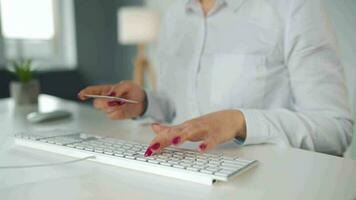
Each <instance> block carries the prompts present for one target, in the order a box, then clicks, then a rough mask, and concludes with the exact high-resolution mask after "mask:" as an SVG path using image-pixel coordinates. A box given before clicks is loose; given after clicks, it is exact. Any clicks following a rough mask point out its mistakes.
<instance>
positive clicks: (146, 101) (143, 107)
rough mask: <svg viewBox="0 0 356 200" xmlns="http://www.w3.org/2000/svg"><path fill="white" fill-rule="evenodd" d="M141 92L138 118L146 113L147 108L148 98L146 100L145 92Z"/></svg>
mask: <svg viewBox="0 0 356 200" xmlns="http://www.w3.org/2000/svg"><path fill="white" fill-rule="evenodd" d="M142 92H143V100H142V109H141V112H140V114H139V116H138V117H142V116H143V115H144V114H145V113H146V111H147V107H148V98H147V94H146V91H145V90H142Z"/></svg>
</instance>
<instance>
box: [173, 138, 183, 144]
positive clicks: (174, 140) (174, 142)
mask: <svg viewBox="0 0 356 200" xmlns="http://www.w3.org/2000/svg"><path fill="white" fill-rule="evenodd" d="M180 140H181V138H180V136H178V137H175V138H173V140H172V144H174V145H177V144H179V143H180Z"/></svg>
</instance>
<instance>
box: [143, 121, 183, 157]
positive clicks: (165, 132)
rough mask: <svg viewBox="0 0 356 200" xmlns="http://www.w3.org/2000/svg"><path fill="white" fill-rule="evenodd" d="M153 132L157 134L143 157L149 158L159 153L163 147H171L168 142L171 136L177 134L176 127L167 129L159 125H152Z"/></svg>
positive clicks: (167, 127)
mask: <svg viewBox="0 0 356 200" xmlns="http://www.w3.org/2000/svg"><path fill="white" fill-rule="evenodd" d="M152 129H153V131H154V132H155V133H156V134H157V135H156V137H155V138H154V139H153V140H152V141H151V143H150V145H149V147H148V148H147V149H146V152H145V156H151V155H153V154H154V153H159V152H160V151H162V150H163V149H164V148H165V147H168V146H170V145H171V143H170V141H171V138H172V135H173V134H175V133H176V132H179V131H178V130H176V129H178V127H169V126H164V125H160V124H158V123H154V124H152Z"/></svg>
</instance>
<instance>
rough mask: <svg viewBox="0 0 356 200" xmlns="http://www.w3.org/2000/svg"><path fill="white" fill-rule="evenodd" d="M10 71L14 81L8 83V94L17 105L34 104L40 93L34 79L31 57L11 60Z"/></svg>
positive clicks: (38, 85) (36, 81)
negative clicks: (14, 78)
mask: <svg viewBox="0 0 356 200" xmlns="http://www.w3.org/2000/svg"><path fill="white" fill-rule="evenodd" d="M11 65H12V66H11V68H10V72H11V73H12V74H13V75H14V76H15V77H16V79H17V80H16V81H12V82H11V83H10V95H11V98H12V99H13V100H14V102H15V104H17V105H28V104H36V103H37V99H38V95H39V93H40V84H39V81H38V80H37V79H34V69H33V67H32V60H31V59H21V60H18V61H12V62H11Z"/></svg>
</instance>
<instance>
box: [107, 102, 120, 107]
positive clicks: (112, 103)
mask: <svg viewBox="0 0 356 200" xmlns="http://www.w3.org/2000/svg"><path fill="white" fill-rule="evenodd" d="M119 105H120V104H119V102H117V101H108V106H111V107H113V106H119Z"/></svg>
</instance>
